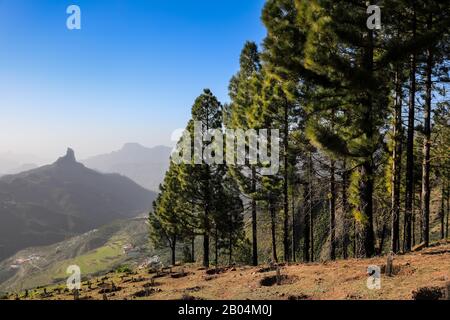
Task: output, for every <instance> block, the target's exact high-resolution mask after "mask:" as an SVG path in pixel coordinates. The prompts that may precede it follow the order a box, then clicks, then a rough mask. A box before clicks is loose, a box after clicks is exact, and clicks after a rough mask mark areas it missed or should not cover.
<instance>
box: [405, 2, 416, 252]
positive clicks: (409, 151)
mask: <svg viewBox="0 0 450 320" xmlns="http://www.w3.org/2000/svg"><path fill="white" fill-rule="evenodd" d="M414 4H415V3H414V2H413V26H412V29H413V30H412V32H413V39H414V38H415V37H416V23H417V22H416V9H415V6H414ZM416 68H417V67H416V54H415V53H413V54H412V55H411V62H410V71H409V86H410V87H409V104H408V133H407V142H406V194H405V219H404V221H405V222H404V223H405V245H404V248H403V250H404V251H405V252H409V251H411V248H412V244H411V242H412V241H411V240H412V239H411V232H412V230H411V217H412V215H413V201H414V117H415V107H416V105H415V103H416V102H415V101H416Z"/></svg>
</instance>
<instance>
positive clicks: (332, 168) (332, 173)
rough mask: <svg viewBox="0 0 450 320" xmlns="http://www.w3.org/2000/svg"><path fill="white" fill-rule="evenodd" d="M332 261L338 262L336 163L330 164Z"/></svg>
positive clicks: (332, 161)
mask: <svg viewBox="0 0 450 320" xmlns="http://www.w3.org/2000/svg"><path fill="white" fill-rule="evenodd" d="M329 205H330V260H336V181H335V161H334V160H331V163H330V200H329Z"/></svg>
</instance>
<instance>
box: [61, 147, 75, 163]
mask: <svg viewBox="0 0 450 320" xmlns="http://www.w3.org/2000/svg"><path fill="white" fill-rule="evenodd" d="M76 162H77V160H76V158H75V151H73V149H72V148H67V152H66V155H65V156H63V157H61V158H59V159H58V161H57V163H76Z"/></svg>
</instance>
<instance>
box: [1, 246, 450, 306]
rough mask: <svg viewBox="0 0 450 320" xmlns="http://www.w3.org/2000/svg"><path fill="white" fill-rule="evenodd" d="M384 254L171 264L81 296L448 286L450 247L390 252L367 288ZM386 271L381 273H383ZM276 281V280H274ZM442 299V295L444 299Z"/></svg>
mask: <svg viewBox="0 0 450 320" xmlns="http://www.w3.org/2000/svg"><path fill="white" fill-rule="evenodd" d="M386 260H387V258H386V257H378V258H373V259H350V260H346V261H342V260H341V261H336V262H325V263H310V264H291V265H286V266H280V267H279V274H278V276H277V271H276V268H271V267H269V266H260V267H230V268H224V269H218V270H215V269H214V268H213V269H210V270H208V271H206V270H204V269H202V268H199V267H198V266H193V265H184V266H177V267H173V268H172V269H171V270H165V271H166V272H164V273H158V274H157V273H150V272H149V271H148V270H140V271H137V272H134V273H127V274H117V273H114V274H107V275H105V276H103V277H99V278H95V279H91V280H90V281H89V282H83V285H82V289H81V291H80V293H79V296H78V298H79V299H87V300H88V299H99V300H102V299H108V300H116V299H122V300H124V299H127V300H132V299H148V300H173V299H185V300H189V299H206V300H210V299H214V300H228V299H230V300H236V299H239V300H244V299H250V300H286V299H291V300H305V299H311V300H330V299H331V300H342V299H358V300H359V299H370V300H378V299H388V300H405V299H406V300H407V299H412V298H413V292H414V291H417V290H419V289H420V288H425V287H426V288H433V287H436V288H437V289H441V290H442V292H443V295H445V288H446V287H447V286H448V285H449V284H450V282H449V281H450V245H449V244H448V243H447V244H442V245H440V246H436V247H433V248H429V249H426V250H423V251H420V252H416V253H412V254H407V255H397V256H394V263H393V264H394V274H393V275H392V276H387V275H386V274H382V275H381V288H380V289H372V290H371V289H369V288H368V287H367V279H368V273H367V268H368V267H369V266H370V265H375V266H379V267H380V268H381V269H382V270H384V269H385V264H386ZM383 272H384V271H383ZM277 281H278V283H277ZM17 297H19V298H20V299H51V300H55V299H57V300H58V299H62V300H68V299H70V300H73V299H74V295H73V293H72V292H69V291H68V290H67V289H64V287H63V286H61V287H59V288H58V287H55V286H53V287H47V288H45V289H44V288H39V289H37V290H30V291H29V292H28V296H26V294H25V293H21V294H19V295H11V296H10V297H9V298H10V299H17ZM442 298H444V296H443V297H442Z"/></svg>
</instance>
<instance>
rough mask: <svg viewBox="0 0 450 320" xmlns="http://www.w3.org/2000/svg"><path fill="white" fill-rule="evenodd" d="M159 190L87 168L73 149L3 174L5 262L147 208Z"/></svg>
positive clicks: (0, 200) (0, 249) (0, 250)
mask: <svg viewBox="0 0 450 320" xmlns="http://www.w3.org/2000/svg"><path fill="white" fill-rule="evenodd" d="M154 198H155V194H154V193H152V192H150V191H148V190H146V189H144V188H142V187H140V186H139V185H137V184H136V183H135V182H133V181H132V180H130V179H129V178H126V177H123V176H120V175H118V174H101V173H98V172H96V171H94V170H91V169H88V168H86V167H85V166H84V165H82V164H81V163H78V162H77V161H76V159H75V155H74V152H73V150H71V149H69V150H68V151H67V154H66V155H65V156H64V157H61V158H59V159H58V160H57V161H56V162H55V163H53V164H51V165H47V166H43V167H40V168H37V169H34V170H30V171H26V172H22V173H19V174H16V175H7V176H3V177H1V178H0V260H2V259H3V258H6V257H8V256H10V255H12V254H14V253H15V252H17V251H18V250H21V249H24V248H27V247H30V246H33V247H35V246H42V245H48V244H52V243H56V242H58V241H61V240H64V239H67V238H69V237H72V236H74V235H77V234H81V233H84V232H87V231H89V230H92V229H95V228H98V227H99V226H102V225H104V224H107V223H110V222H112V221H113V220H116V219H123V218H131V217H135V216H137V215H138V214H141V213H143V212H148V211H149V210H150V208H151V203H152V201H153V199H154Z"/></svg>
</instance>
